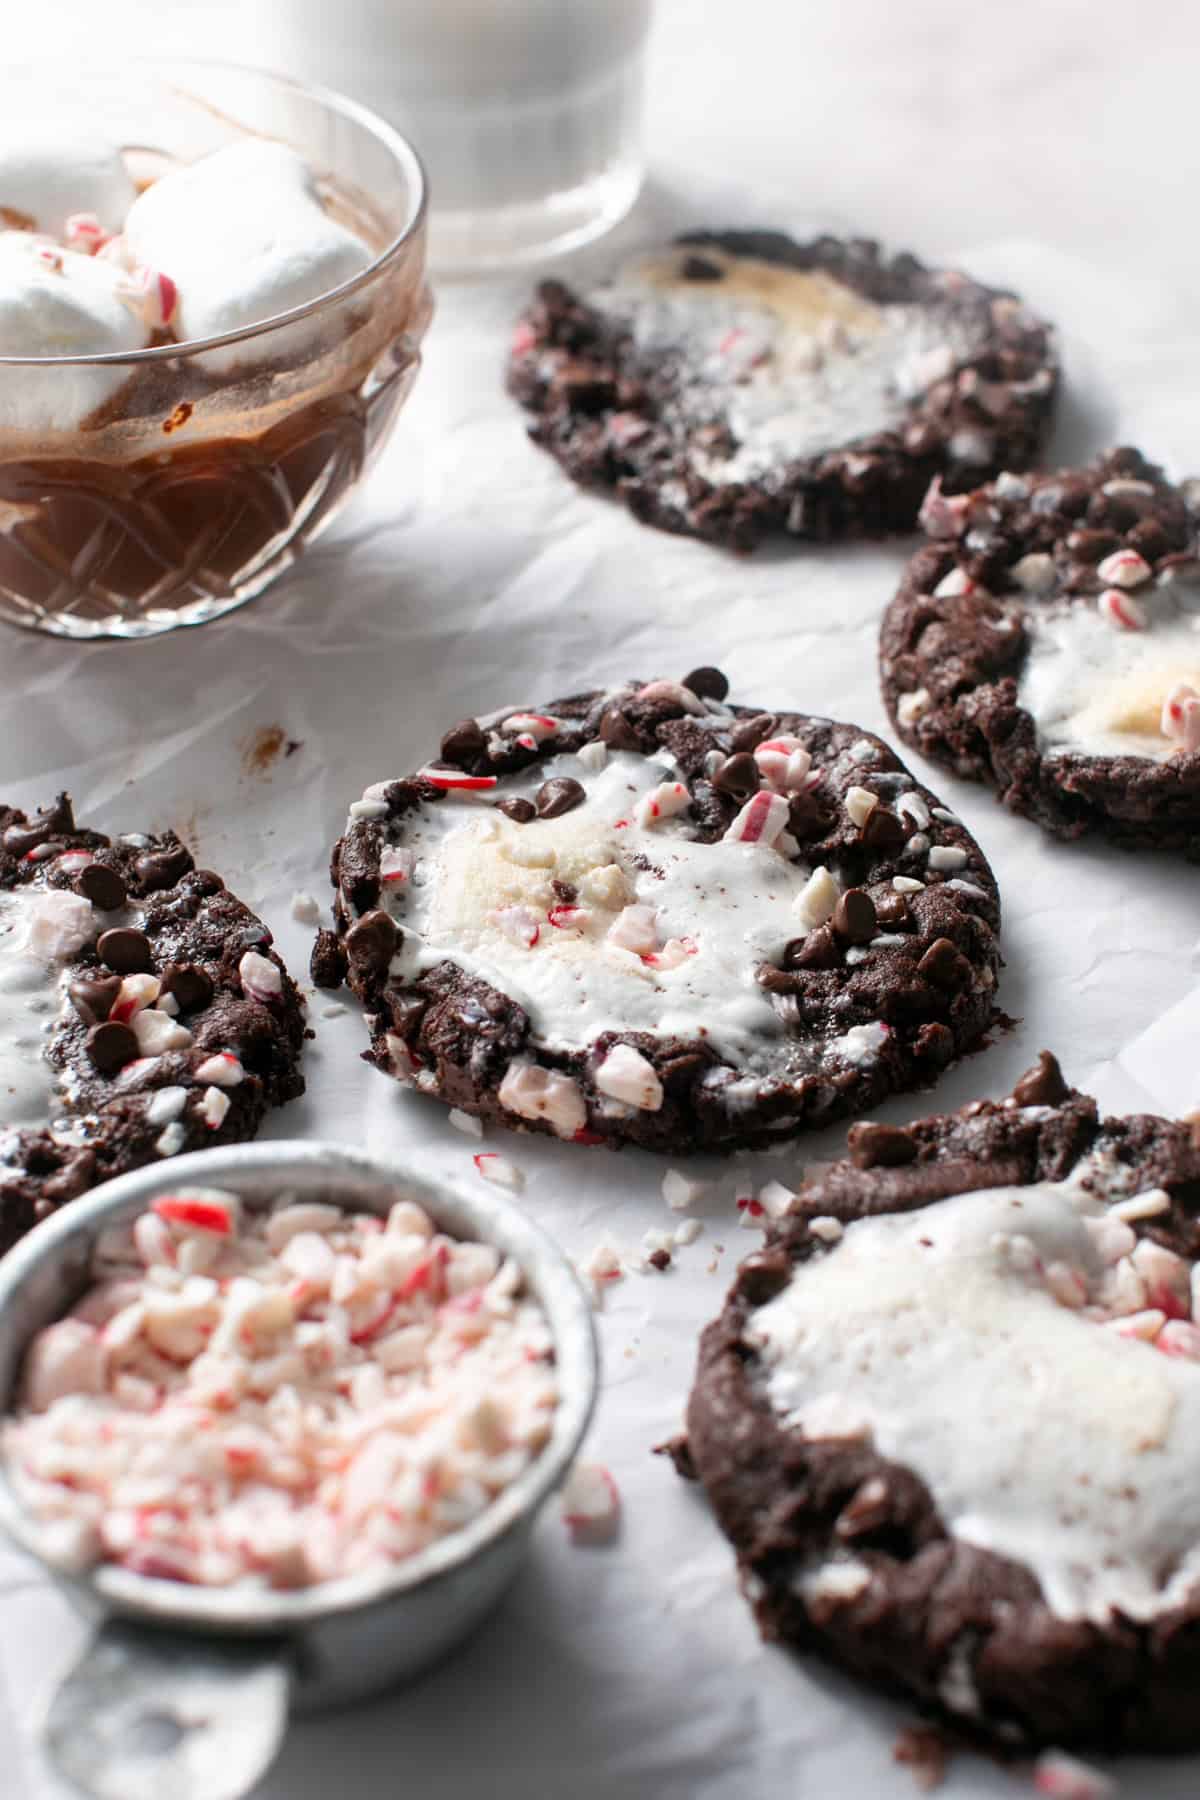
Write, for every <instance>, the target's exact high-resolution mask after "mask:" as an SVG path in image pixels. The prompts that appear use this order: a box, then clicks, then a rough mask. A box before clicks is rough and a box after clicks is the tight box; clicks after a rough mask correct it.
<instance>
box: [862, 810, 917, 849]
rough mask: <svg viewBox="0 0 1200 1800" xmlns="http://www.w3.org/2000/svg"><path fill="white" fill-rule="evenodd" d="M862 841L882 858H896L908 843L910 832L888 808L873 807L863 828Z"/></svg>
mask: <svg viewBox="0 0 1200 1800" xmlns="http://www.w3.org/2000/svg"><path fill="white" fill-rule="evenodd" d="M861 836H862V841H863V843H864V844H865V845H866V847H867V848H868V849H869V850H877V851H878V852H879V855H880V856H895V855H897V854H898V853H899V852H900V851H901V850H903V848H904V846H905V844H907V842H908V830H907V828H906V827H905V825H904V824H903V823H902V821H901V820H899V819H898V818H897V817H896V815H895V813H894V812H889V811H888V809H887V807H886V806H873V807H872V808H871V810H870V812H869V813H868V814H867V817H866V822H865V824H864V825H863V828H862V833H861Z"/></svg>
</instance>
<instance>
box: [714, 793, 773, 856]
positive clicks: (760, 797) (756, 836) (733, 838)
mask: <svg viewBox="0 0 1200 1800" xmlns="http://www.w3.org/2000/svg"><path fill="white" fill-rule="evenodd" d="M788 815H789V807H788V803H787V801H786V800H785V799H784V797H783V795H782V794H770V793H768V792H767V791H766V790H765V789H764V788H760V789H759V791H758V793H757V794H755V795H754V796H753V797H752V798H751V799H749V800H747V802H746V804H745V806H743V808H742V810H741V811H740V812H739V813H738V815H737V817H736V819H734V821H733V823H732V825H731V826H730V827H729V830H728V831H727V832H726V833H725V836H724V839H723V840H722V841H723V842H724V843H726V844H765V845H770V844H773V843H774V842H775V840H776V838H778V837H779V835H780V833H781V832H783V831H786V829H787V822H788Z"/></svg>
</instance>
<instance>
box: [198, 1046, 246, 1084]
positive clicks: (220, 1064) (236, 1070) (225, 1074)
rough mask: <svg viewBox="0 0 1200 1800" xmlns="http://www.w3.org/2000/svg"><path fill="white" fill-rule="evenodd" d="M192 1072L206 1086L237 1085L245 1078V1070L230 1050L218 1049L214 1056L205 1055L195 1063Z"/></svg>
mask: <svg viewBox="0 0 1200 1800" xmlns="http://www.w3.org/2000/svg"><path fill="white" fill-rule="evenodd" d="M193 1073H194V1074H195V1077H196V1080H197V1081H202V1082H203V1083H204V1084H205V1086H206V1087H220V1088H231V1087H238V1086H240V1084H241V1083H242V1082H243V1081H244V1080H245V1079H246V1071H245V1069H243V1067H242V1065H241V1063H240V1061H239V1060H238V1058H237V1057H236V1056H235V1055H234V1054H233V1052H232V1050H218V1051H217V1052H216V1054H215V1055H214V1056H206V1057H205V1059H204V1061H203V1062H202V1063H197V1064H196V1067H195V1070H194V1071H193Z"/></svg>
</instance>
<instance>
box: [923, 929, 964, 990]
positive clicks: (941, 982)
mask: <svg viewBox="0 0 1200 1800" xmlns="http://www.w3.org/2000/svg"><path fill="white" fill-rule="evenodd" d="M917 973H918V974H919V975H923V976H924V977H925V979H926V981H931V982H932V983H933V985H934V987H939V988H945V989H953V988H960V987H965V986H966V985H967V983H968V982H969V981H970V979H971V965H970V963H969V962H968V961H967V959H966V957H965V956H960V955H959V953H958V951H957V949H956V948H955V946H954V945H953V944H952V943H951V942H950V939H949V938H945V937H940V938H935V939H934V940H933V942H932V944H930V946H929V948H928V950H927V951H926V952H925V954H924V956H923V957H922V958H921V960H920V962H919V963H918V964H917Z"/></svg>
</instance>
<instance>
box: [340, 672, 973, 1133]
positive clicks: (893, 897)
mask: <svg viewBox="0 0 1200 1800" xmlns="http://www.w3.org/2000/svg"><path fill="white" fill-rule="evenodd" d="M727 686H728V684H727V683H726V681H725V678H724V676H723V675H721V673H720V672H719V670H715V669H697V670H694V671H693V672H692V673H691V674H690V675H689V676H688V677H687V678H686V682H685V683H679V682H672V681H653V682H650V683H649V684H642V683H636V682H634V683H630V684H629V685H628V686H626V687H623V688H619V689H616V690H614V691H611V692H596V693H589V694H583V695H577V696H575V697H573V698H571V699H568V700H557V701H552V702H551V703H550V704H549V705H548V706H547V707H544V708H539V709H538V710H537V711H517V712H508V713H505V714H503V715H501V716H500V717H499V719H498V720H497V721H496V722H494V723H492V724H489V725H482V724H480V723H478V722H477V721H475V720H474V719H467V720H465V721H463V723H461V724H459V725H456V726H454V728H453V729H452V730H451V731H449V732H448V733H447V734H446V736H445V738H444V739H443V740H442V746H441V756H440V758H439V759H438V760H437V761H436V762H434V763H433V764H431V765H429V766H427V767H426V768H425V769H423V770H421V771H419V772H418V773H417V774H415V775H412V776H410V777H408V778H407V779H404V780H399V781H387V782H381V783H380V784H379V785H377V786H375V787H372V788H368V790H367V792H366V793H365V794H364V796H363V798H362V799H361V800H360V801H356V802H355V804H354V805H353V806H352V807H351V809H350V810H351V818H350V822H349V824H348V826H347V830H346V833H345V836H344V837H343V838H342V839H341V840H340V842H339V843H338V845H337V847H336V849H335V851H334V854H333V867H332V873H333V880H334V885H335V887H336V889H337V898H336V902H335V913H336V918H337V925H338V933H339V937H340V942H339V939H338V938H335V937H334V936H333V934H331V933H326V934H322V936H321V937H320V938H319V939H318V943H317V949H316V952H315V954H314V961H313V975H314V979H315V980H317V981H318V982H321V983H325V984H327V983H330V982H337V981H338V980H339V979H340V977H341V974H342V972H343V970H344V969H345V968H346V967H347V966H348V970H349V982H350V986H351V987H352V989H353V990H354V992H355V993H356V994H357V995H358V996H359V998H360V999H361V1000H362V1001H363V1003H364V1005H365V1007H366V1009H367V1014H368V1023H369V1026H370V1031H371V1049H370V1052H369V1053H368V1060H370V1061H372V1062H374V1063H375V1064H376V1065H377V1066H378V1067H379V1068H381V1069H384V1070H386V1071H387V1072H388V1073H390V1074H392V1075H394V1076H396V1077H397V1078H398V1079H399V1080H401V1081H403V1082H406V1083H409V1084H411V1085H412V1086H414V1087H416V1088H417V1089H418V1091H420V1092H421V1093H426V1094H432V1095H434V1096H436V1097H437V1098H438V1099H441V1100H444V1101H446V1102H448V1103H449V1104H450V1105H452V1106H456V1107H460V1108H463V1109H465V1110H466V1111H468V1112H472V1113H476V1114H478V1115H480V1116H482V1117H485V1118H489V1119H495V1120H497V1121H498V1122H500V1123H502V1124H505V1125H508V1126H512V1127H515V1128H517V1129H525V1130H536V1131H543V1132H550V1133H554V1134H556V1135H557V1136H559V1137H563V1138H571V1139H574V1140H576V1141H577V1142H581V1143H607V1144H619V1143H622V1142H633V1143H637V1144H642V1145H644V1146H646V1147H648V1148H651V1149H656V1150H669V1151H671V1152H673V1153H679V1152H682V1151H688V1150H701V1149H707V1150H725V1149H731V1148H733V1147H735V1146H739V1145H761V1144H766V1143H770V1142H772V1141H775V1140H776V1139H778V1138H779V1137H780V1136H781V1135H783V1134H786V1133H789V1132H795V1131H799V1130H802V1129H804V1128H806V1127H808V1126H816V1125H824V1124H826V1123H828V1121H829V1120H830V1119H836V1118H838V1117H841V1116H842V1115H844V1114H847V1113H857V1112H862V1111H864V1110H865V1109H867V1108H869V1107H871V1106H873V1105H875V1103H876V1102H877V1101H878V1100H879V1099H880V1098H881V1097H882V1096H883V1095H884V1094H887V1093H890V1092H892V1091H893V1090H895V1089H897V1088H906V1087H912V1086H914V1085H916V1084H919V1083H922V1082H925V1081H928V1080H930V1079H931V1078H932V1077H933V1076H935V1075H936V1074H937V1072H938V1071H939V1070H940V1069H941V1068H942V1067H943V1065H944V1064H946V1063H947V1062H949V1061H950V1060H951V1058H953V1057H954V1056H956V1055H957V1054H959V1053H960V1052H962V1051H963V1050H964V1049H965V1048H966V1047H967V1046H968V1045H969V1044H971V1043H972V1042H973V1041H974V1040H975V1039H977V1038H978V1037H979V1035H980V1033H981V1032H982V1031H983V1030H984V1029H985V1028H986V1026H987V1025H988V1023H989V1021H990V1020H991V1018H992V1016H993V1012H994V1005H993V1000H994V992H995V984H996V971H997V968H998V966H999V956H998V952H997V945H996V934H997V930H998V925H999V902H998V898H997V894H996V886H995V882H994V881H993V879H992V875H991V871H990V870H989V868H988V866H987V863H986V862H985V860H984V858H983V855H982V853H981V852H980V850H979V848H978V846H977V845H976V844H975V843H974V841H973V840H972V839H971V838H970V837H969V836H968V834H967V832H966V831H965V830H964V829H963V827H962V825H961V824H960V823H959V821H958V820H957V819H956V818H955V817H954V816H953V814H951V813H948V812H947V811H946V810H945V808H943V807H941V806H939V804H938V802H937V799H936V798H935V796H934V795H932V794H930V793H929V792H928V791H927V790H926V789H924V788H921V787H919V786H918V785H917V784H916V783H915V782H914V780H913V778H912V776H911V775H909V773H908V772H907V770H906V769H904V768H903V767H902V765H901V764H900V763H899V762H897V760H896V758H895V756H894V755H893V753H892V752H891V751H890V750H889V749H888V748H887V746H886V745H885V744H883V743H881V742H880V740H879V739H878V738H875V737H872V736H870V734H868V733H866V732H863V731H860V730H859V729H858V728H857V727H856V726H853V725H839V724H834V723H833V722H831V721H830V720H828V719H814V718H808V717H806V716H804V715H801V714H798V713H769V714H768V713H761V712H755V711H754V710H753V709H750V708H747V707H734V706H728V705H726V704H725V698H724V697H725V694H726V692H727Z"/></svg>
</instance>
